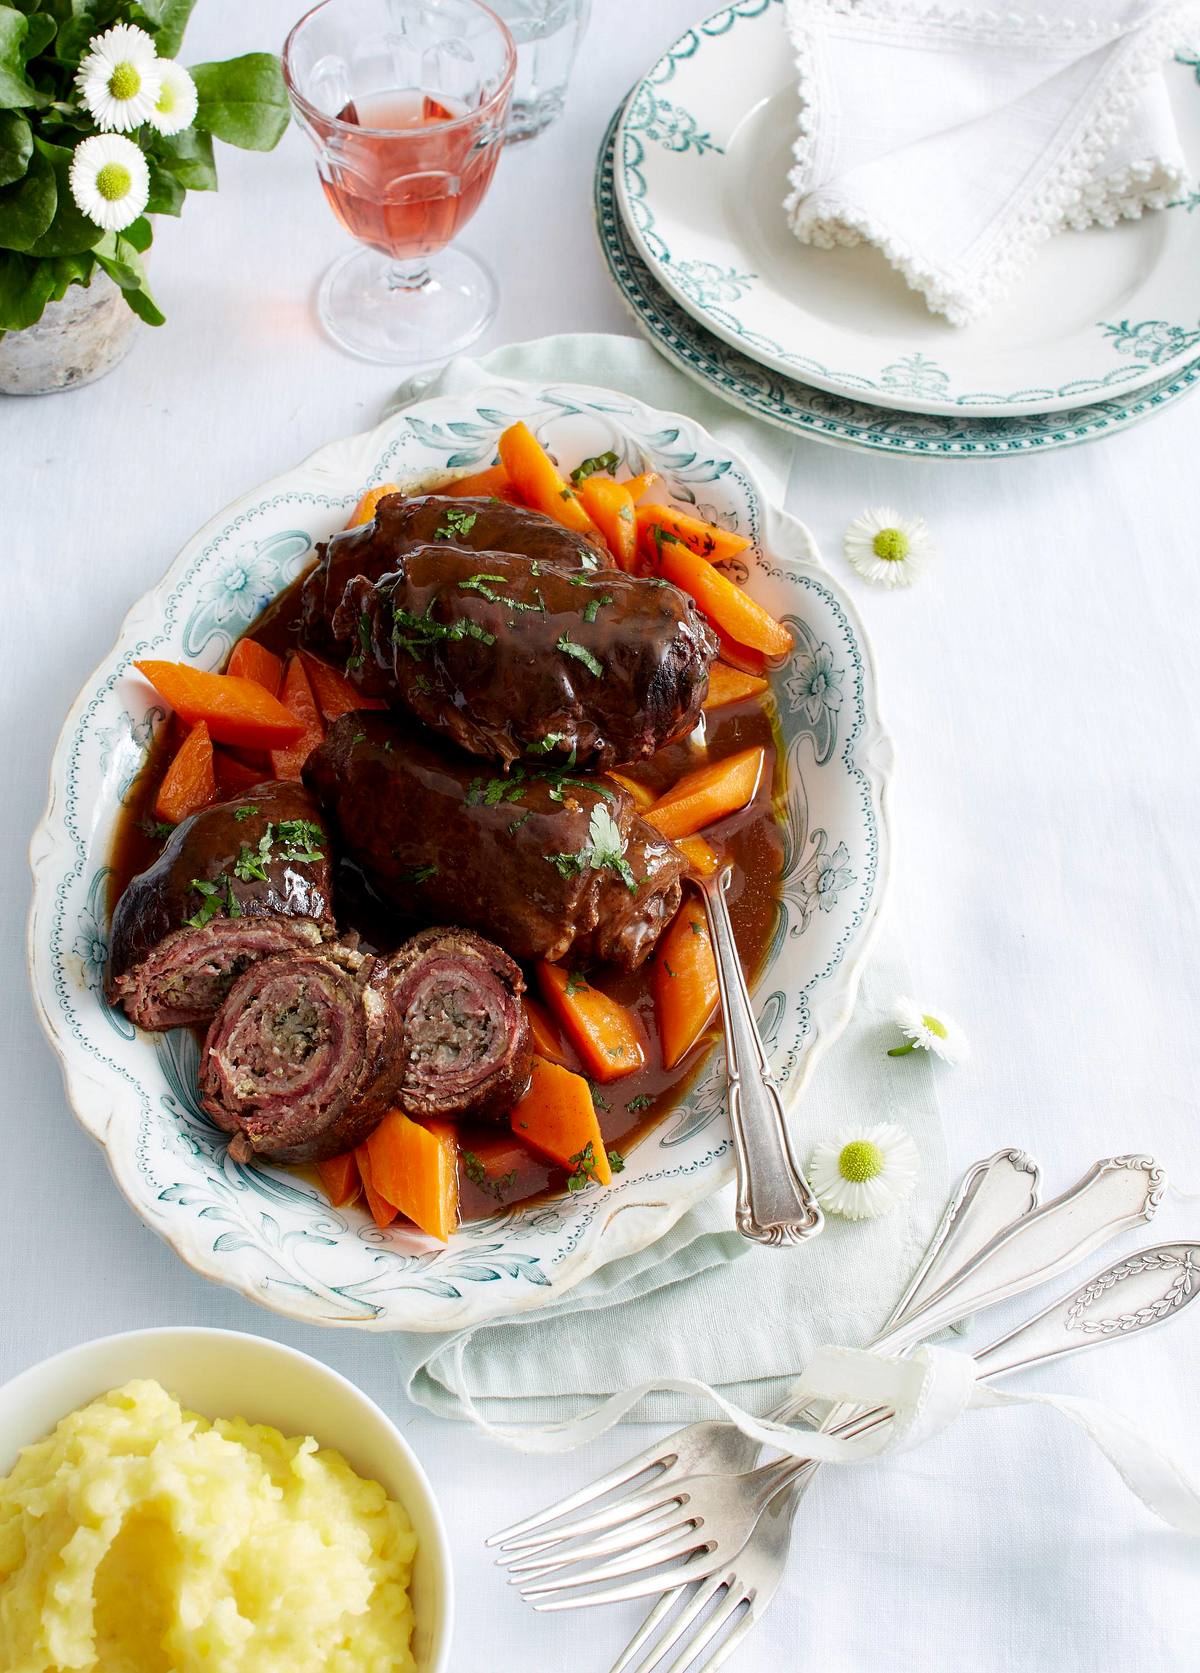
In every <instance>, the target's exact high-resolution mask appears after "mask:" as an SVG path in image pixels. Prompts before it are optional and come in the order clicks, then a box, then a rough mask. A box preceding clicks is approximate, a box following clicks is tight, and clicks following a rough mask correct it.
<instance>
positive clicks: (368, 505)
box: [346, 482, 400, 529]
mask: <svg viewBox="0 0 1200 1673" xmlns="http://www.w3.org/2000/svg"><path fill="white" fill-rule="evenodd" d="M399 492H400V489H399V488H398V487H397V486H396V484H395V483H394V482H381V483H380V484H379V487H378V488H368V489H367V491H366V493H365V494H364V495H363V497H362V498H361V499H360V500H359V502H358V504H357V505H356V506H355V507H354V510H353V511H352V512H351V514H350V521H349V522H348V523H347V524H346V527H347V528H348V529H357V528H361V527H362V525H363V524H364V523H372V522H374V520H375V513H376V511H378V509H379V502H380V500H385V499H387V497H388V495H389V494H398V493H399Z"/></svg>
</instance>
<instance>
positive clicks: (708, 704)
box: [704, 662, 767, 709]
mask: <svg viewBox="0 0 1200 1673" xmlns="http://www.w3.org/2000/svg"><path fill="white" fill-rule="evenodd" d="M766 689H767V681H766V680H764V679H763V677H762V676H761V674H747V673H744V672H743V670H742V669H740V668H731V667H730V666H729V664H728V663H727V662H714V663H713V665H712V667H711V668H710V669H709V671H708V695H707V696H706V697H705V699H704V707H705V708H706V709H719V708H721V707H722V706H723V705H724V704H726V703H740V702H742V701H743V699H744V698H747V697H757V696H758V695H759V693H760V692H763V691H765V690H766Z"/></svg>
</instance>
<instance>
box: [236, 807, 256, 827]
mask: <svg viewBox="0 0 1200 1673" xmlns="http://www.w3.org/2000/svg"><path fill="white" fill-rule="evenodd" d="M257 812H258V809H257V807H255V805H254V804H253V803H250V804H249V805H248V806H246V807H239V808H235V809H234V811H233V817H234V818H235V819H236V820H237V822H238V824H239V825H240V824H241V822H242V820H243V819H252V818H253V817H254V815H255V814H256V813H257Z"/></svg>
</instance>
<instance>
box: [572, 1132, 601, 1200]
mask: <svg viewBox="0 0 1200 1673" xmlns="http://www.w3.org/2000/svg"><path fill="white" fill-rule="evenodd" d="M571 1170H572V1171H571V1173H570V1175H569V1176H568V1179H567V1190H568V1191H586V1190H587V1188H588V1186H589V1185H590V1184H591V1183H592V1181H593V1179H595V1177H596V1152H595V1149H594V1148H593V1145H592V1141H591V1139H589V1140H588V1141H587V1143H586V1144H585V1145H584V1147H583V1149H582V1150H577V1151H576V1152H575V1154H574V1156H572V1157H571Z"/></svg>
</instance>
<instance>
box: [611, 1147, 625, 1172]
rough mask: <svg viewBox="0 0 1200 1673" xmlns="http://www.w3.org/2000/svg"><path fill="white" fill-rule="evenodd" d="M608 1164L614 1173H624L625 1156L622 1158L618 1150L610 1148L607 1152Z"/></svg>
mask: <svg viewBox="0 0 1200 1673" xmlns="http://www.w3.org/2000/svg"><path fill="white" fill-rule="evenodd" d="M608 1165H609V1167H610V1168H611V1169H612V1171H613V1172H614V1173H624V1172H625V1158H624V1156H622V1155H621V1152H620V1151H619V1150H610V1151H609V1153H608Z"/></svg>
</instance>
